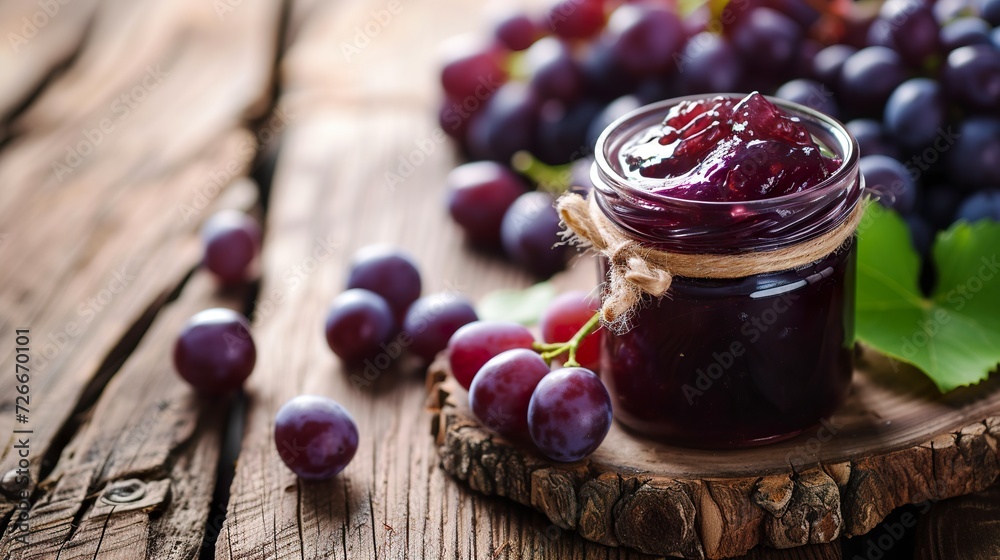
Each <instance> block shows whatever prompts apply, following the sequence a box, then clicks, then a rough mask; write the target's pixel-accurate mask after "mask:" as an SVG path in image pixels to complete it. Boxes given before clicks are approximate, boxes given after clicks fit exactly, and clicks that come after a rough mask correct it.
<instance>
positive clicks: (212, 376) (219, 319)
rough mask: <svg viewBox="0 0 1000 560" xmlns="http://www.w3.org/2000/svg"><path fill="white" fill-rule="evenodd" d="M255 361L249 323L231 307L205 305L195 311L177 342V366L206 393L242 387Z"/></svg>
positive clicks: (217, 392) (255, 354)
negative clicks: (212, 307)
mask: <svg viewBox="0 0 1000 560" xmlns="http://www.w3.org/2000/svg"><path fill="white" fill-rule="evenodd" d="M256 363H257V348H256V346H254V343H253V337H251V336H250V323H249V322H247V319H246V317H244V316H243V315H241V314H239V313H237V312H235V311H233V310H232V309H224V308H215V309H206V310H205V311H201V312H199V313H197V314H195V315H194V316H193V317H191V318H190V319H188V322H187V323H185V325H184V328H182V329H181V332H180V334H178V335H177V341H176V342H175V343H174V369H176V370H177V373H178V374H180V376H181V377H182V378H183V379H184V380H185V381H187V382H188V383H189V384H190V385H191V386H192V387H194V388H195V389H196V390H198V391H199V392H201V393H204V394H206V395H223V394H226V393H229V392H231V391H235V390H236V389H239V388H240V387H242V386H243V382H244V381H246V379H247V377H250V373H251V372H253V366H254V364H256Z"/></svg>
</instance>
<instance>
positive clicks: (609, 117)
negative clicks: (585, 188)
mask: <svg viewBox="0 0 1000 560" xmlns="http://www.w3.org/2000/svg"><path fill="white" fill-rule="evenodd" d="M642 105H643V103H642V102H641V101H639V98H638V97H636V96H634V95H624V96H622V97H619V98H618V99H615V100H614V101H612V102H611V103H608V105H607V106H605V107H604V109H602V110H601V112H600V113H598V114H597V116H595V117H594V119H593V120H592V121H590V125H589V126H588V127H587V145H588V146H590V147H591V148H593V147H594V146H597V139H598V137H600V136H601V133H602V132H604V129H606V128H607V127H608V126H610V125H611V123H613V122H615V121H616V120H618V118H619V117H622V116H624V115H625V114H626V113H630V112H632V111H635V110H636V109H638V108H639V107H642ZM586 172H587V174H588V175H589V173H590V170H589V169H587V171H586ZM587 182H588V183H589V182H590V181H589V180H588V181H587Z"/></svg>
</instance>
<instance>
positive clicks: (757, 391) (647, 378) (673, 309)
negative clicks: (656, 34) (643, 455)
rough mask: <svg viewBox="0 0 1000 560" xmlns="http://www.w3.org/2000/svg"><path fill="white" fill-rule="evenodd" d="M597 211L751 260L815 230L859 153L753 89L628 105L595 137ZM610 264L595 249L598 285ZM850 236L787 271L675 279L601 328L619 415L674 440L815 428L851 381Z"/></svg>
mask: <svg viewBox="0 0 1000 560" xmlns="http://www.w3.org/2000/svg"><path fill="white" fill-rule="evenodd" d="M596 156H597V160H596V163H595V164H594V169H593V173H592V176H593V179H594V184H595V190H594V192H593V195H592V196H594V197H595V201H596V203H597V205H598V207H599V208H600V210H601V211H602V212H603V214H604V216H605V217H606V218H607V219H608V220H609V221H610V222H611V223H613V224H614V225H615V226H617V227H618V228H620V229H621V230H623V231H624V232H625V233H627V235H628V236H629V237H630V238H632V239H633V240H634V241H637V242H639V243H641V244H643V245H645V246H648V247H650V248H653V249H657V250H660V251H667V252H670V253H683V254H723V255H726V254H748V253H753V252H760V251H773V250H778V249H784V248H787V247H790V246H793V245H798V244H801V243H808V242H810V241H811V240H814V239H817V238H819V237H821V236H824V235H826V234H828V233H830V232H831V231H833V230H834V229H836V228H838V227H839V226H841V225H842V224H844V223H845V221H847V220H848V219H849V217H850V216H851V215H852V214H853V213H854V212H855V209H856V207H857V205H858V204H860V201H861V195H862V192H863V190H864V186H863V183H862V180H861V177H860V174H859V172H858V148H857V144H856V142H855V141H854V140H853V139H852V138H851V137H850V135H849V134H848V133H847V131H846V130H845V129H844V127H843V125H841V124H840V123H839V122H837V121H835V120H833V119H832V118H830V117H827V116H825V115H823V114H821V113H818V112H816V111H813V110H811V109H808V108H806V107H803V106H800V105H797V104H794V103H789V102H785V101H780V100H775V99H768V98H765V97H763V96H761V95H759V94H751V95H749V96H746V97H743V96H739V95H722V96H692V97H687V98H680V99H672V100H668V101H664V102H660V103H656V104H653V105H648V106H646V107H643V108H640V109H638V110H637V111H635V112H633V113H630V114H628V115H626V116H624V117H622V118H621V119H619V120H618V121H616V122H615V123H613V124H612V125H611V126H610V127H609V128H608V129H607V130H605V132H604V133H603V134H602V135H601V137H600V139H599V140H598V143H597V148H596ZM608 269H609V266H608V262H607V260H606V259H605V258H603V257H602V258H601V259H600V273H601V279H602V280H603V279H606V278H607V274H608ZM854 289H855V240H854V236H853V235H852V236H851V237H849V238H848V239H847V240H845V241H844V242H843V243H842V244H841V245H840V247H839V248H838V249H837V250H835V251H833V252H831V253H830V254H828V255H826V256H825V257H823V258H820V259H819V260H817V261H815V262H812V263H810V264H807V265H803V266H800V267H797V268H794V269H791V270H782V271H778V272H772V273H766V274H757V275H753V276H748V277H744V278H736V279H706V278H687V277H676V276H675V277H674V279H673V282H672V284H671V285H670V289H669V291H668V292H667V294H666V295H665V296H663V297H660V298H648V297H647V299H648V301H645V302H644V303H643V305H641V306H640V307H639V308H638V309H637V310H636V314H635V316H634V317H633V318H632V320H631V321H630V326H631V328H630V330H628V331H627V332H624V333H622V334H616V333H615V332H612V331H611V330H610V329H604V335H603V337H604V338H603V353H602V358H601V360H602V362H601V375H602V377H603V379H604V381H605V383H606V385H607V386H608V389H609V391H610V392H611V395H612V400H613V402H614V411H615V416H616V417H617V418H618V420H619V421H620V422H622V423H623V424H624V425H626V426H628V427H629V428H631V429H632V430H634V431H636V432H639V433H640V434H643V435H646V436H650V437H655V438H658V439H663V440H665V441H668V442H671V443H676V444H680V445H687V446H694V447H708V448H735V447H745V446H751V445H759V444H763V443H768V442H773V441H778V440H781V439H785V438H788V437H792V436H794V435H796V434H798V433H800V432H801V431H803V430H805V429H808V428H809V427H811V426H814V425H816V424H817V423H818V422H819V420H821V419H822V418H824V417H827V416H829V415H830V414H832V413H833V412H834V410H835V409H836V408H837V407H838V406H839V405H840V404H841V403H842V402H843V399H844V397H845V396H846V394H847V391H848V388H849V386H850V382H851V373H852V371H853V364H852V354H853V352H852V346H853V341H854Z"/></svg>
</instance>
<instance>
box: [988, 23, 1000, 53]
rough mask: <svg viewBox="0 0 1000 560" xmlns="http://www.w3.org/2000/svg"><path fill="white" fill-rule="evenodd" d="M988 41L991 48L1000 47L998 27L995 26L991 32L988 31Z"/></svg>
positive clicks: (999, 29) (999, 28)
mask: <svg viewBox="0 0 1000 560" xmlns="http://www.w3.org/2000/svg"><path fill="white" fill-rule="evenodd" d="M990 41H991V42H992V45H993V48H995V49H1000V27H995V28H994V29H993V33H990Z"/></svg>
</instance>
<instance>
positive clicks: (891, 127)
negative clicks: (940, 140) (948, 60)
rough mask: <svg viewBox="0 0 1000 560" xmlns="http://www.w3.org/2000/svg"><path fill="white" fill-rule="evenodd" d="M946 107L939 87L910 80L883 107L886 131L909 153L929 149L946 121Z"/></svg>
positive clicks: (922, 81)
mask: <svg viewBox="0 0 1000 560" xmlns="http://www.w3.org/2000/svg"><path fill="white" fill-rule="evenodd" d="M947 118H948V115H947V104H946V103H945V99H944V92H943V91H942V89H941V84H939V83H938V82H936V81H934V80H931V79H928V78H913V79H910V80H907V81H905V82H903V83H902V84H900V85H899V87H897V88H896V89H895V91H893V92H892V95H890V96H889V100H888V101H886V104H885V116H884V117H883V122H884V123H885V129H886V131H887V132H888V133H889V135H891V136H892V138H893V139H894V140H895V141H896V143H897V144H899V145H900V146H903V147H904V148H906V149H908V150H910V151H918V150H922V149H924V148H926V147H927V146H930V145H931V143H932V142H934V139H935V138H937V136H938V134H940V132H939V130H940V129H941V127H942V126H944V124H945V123H946V122H947Z"/></svg>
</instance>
